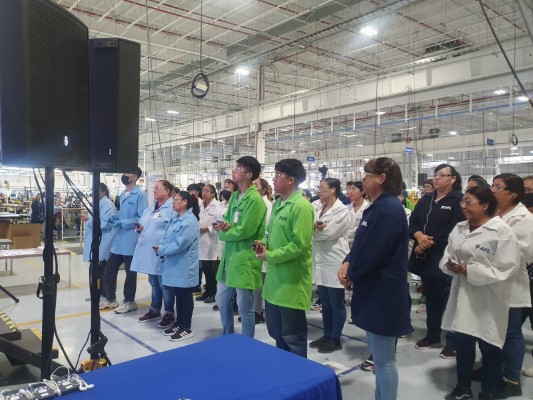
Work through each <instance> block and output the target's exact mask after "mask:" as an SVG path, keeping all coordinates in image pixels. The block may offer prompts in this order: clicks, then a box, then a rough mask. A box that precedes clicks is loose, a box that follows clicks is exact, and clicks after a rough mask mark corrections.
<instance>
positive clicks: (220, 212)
mask: <svg viewBox="0 0 533 400" xmlns="http://www.w3.org/2000/svg"><path fill="white" fill-rule="evenodd" d="M227 209H228V203H227V202H225V201H224V202H222V201H221V202H219V203H218V209H217V221H222V216H223V215H224V213H225V212H226V210H227ZM223 250H224V242H223V241H222V240H219V241H218V248H217V253H218V254H217V256H218V259H219V260H221V259H222V251H223Z"/></svg>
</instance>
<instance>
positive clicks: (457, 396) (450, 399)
mask: <svg viewBox="0 0 533 400" xmlns="http://www.w3.org/2000/svg"><path fill="white" fill-rule="evenodd" d="M471 398H472V389H470V388H462V387H461V386H459V385H457V386H455V388H454V389H453V390H452V392H451V393H450V394H449V395H447V396H446V397H445V398H444V400H468V399H471Z"/></svg>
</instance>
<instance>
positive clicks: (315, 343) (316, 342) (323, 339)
mask: <svg viewBox="0 0 533 400" xmlns="http://www.w3.org/2000/svg"><path fill="white" fill-rule="evenodd" d="M327 340H329V338H328V337H326V336H322V337H321V338H320V339H317V340H313V341H312V342H311V343H309V347H311V348H312V349H318V347H319V346H320V345H321V344H322V343H324V342H326V341H327Z"/></svg>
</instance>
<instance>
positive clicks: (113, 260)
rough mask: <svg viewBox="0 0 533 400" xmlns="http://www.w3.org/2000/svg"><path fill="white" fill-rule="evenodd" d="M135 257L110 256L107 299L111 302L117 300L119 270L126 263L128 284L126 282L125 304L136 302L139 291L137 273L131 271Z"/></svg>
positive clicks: (107, 266) (106, 283) (106, 271)
mask: <svg viewBox="0 0 533 400" xmlns="http://www.w3.org/2000/svg"><path fill="white" fill-rule="evenodd" d="M132 259H133V256H123V255H122V254H114V253H111V254H109V258H108V259H107V264H106V269H105V285H106V290H105V294H106V299H107V300H109V301H113V300H116V298H117V276H118V269H119V268H120V266H121V265H122V263H124V269H125V271H126V282H124V302H125V303H128V302H132V301H134V300H135V292H136V291H137V272H134V271H130V267H131V260H132Z"/></svg>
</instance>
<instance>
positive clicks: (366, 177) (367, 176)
mask: <svg viewBox="0 0 533 400" xmlns="http://www.w3.org/2000/svg"><path fill="white" fill-rule="evenodd" d="M379 175H380V174H374V173H372V172H365V176H363V179H362V180H363V181H366V180H367V179H368V178H372V177H376V176H379Z"/></svg>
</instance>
